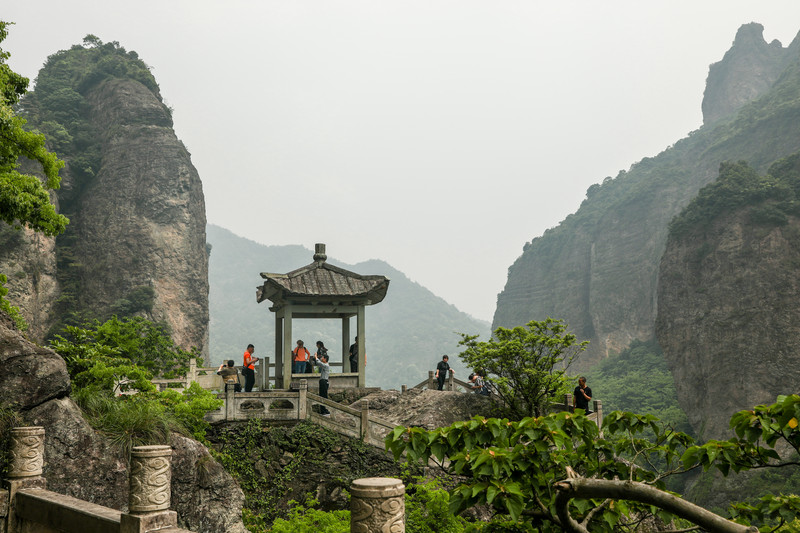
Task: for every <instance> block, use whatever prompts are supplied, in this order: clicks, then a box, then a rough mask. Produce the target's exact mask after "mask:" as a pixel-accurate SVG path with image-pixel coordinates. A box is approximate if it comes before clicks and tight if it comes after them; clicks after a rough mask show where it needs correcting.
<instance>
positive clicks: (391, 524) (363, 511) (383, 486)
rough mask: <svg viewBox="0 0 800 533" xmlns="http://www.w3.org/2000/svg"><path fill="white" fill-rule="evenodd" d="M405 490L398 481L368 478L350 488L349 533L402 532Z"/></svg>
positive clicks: (359, 480)
mask: <svg viewBox="0 0 800 533" xmlns="http://www.w3.org/2000/svg"><path fill="white" fill-rule="evenodd" d="M405 494H406V487H405V485H403V482H402V481H400V480H399V479H394V478H386V477H370V478H363V479H357V480H355V481H353V484H352V485H351V487H350V531H351V533H405V530H406V523H405V514H406V503H405Z"/></svg>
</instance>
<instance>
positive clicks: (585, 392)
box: [572, 376, 592, 415]
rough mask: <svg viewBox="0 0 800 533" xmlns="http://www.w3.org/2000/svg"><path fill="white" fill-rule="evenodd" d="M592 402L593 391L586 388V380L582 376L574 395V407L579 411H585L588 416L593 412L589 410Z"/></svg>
mask: <svg viewBox="0 0 800 533" xmlns="http://www.w3.org/2000/svg"><path fill="white" fill-rule="evenodd" d="M591 401H592V389H590V388H589V387H587V386H586V378H585V377H583V376H581V377H580V378H579V379H578V386H577V387H575V391H574V392H573V393H572V405H573V407H576V408H578V409H583V410H584V411H585V412H586V414H587V415H588V414H589V413H591V412H592V411H591V410H590V409H589V402H591Z"/></svg>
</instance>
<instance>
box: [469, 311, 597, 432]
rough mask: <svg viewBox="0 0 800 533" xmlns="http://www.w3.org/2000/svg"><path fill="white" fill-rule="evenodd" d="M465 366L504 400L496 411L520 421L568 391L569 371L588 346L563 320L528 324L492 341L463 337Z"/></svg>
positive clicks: (497, 334) (498, 332)
mask: <svg viewBox="0 0 800 533" xmlns="http://www.w3.org/2000/svg"><path fill="white" fill-rule="evenodd" d="M461 336H462V339H461V341H460V342H459V345H461V346H464V347H466V349H465V350H464V351H463V352H461V353H460V354H459V357H460V358H461V359H462V360H463V361H464V363H465V364H466V365H467V366H468V367H470V368H473V369H474V370H475V371H476V372H478V373H480V374H482V375H485V376H486V380H487V381H488V382H489V383H490V384H491V385H492V387H493V389H494V392H495V394H496V395H497V396H498V397H499V398H500V399H501V401H500V402H497V403H496V408H497V409H498V410H499V411H500V413H501V414H502V415H503V416H507V417H509V418H512V419H516V420H519V419H521V418H523V417H526V416H539V415H541V414H543V413H545V412H546V410H547V406H548V404H550V403H551V402H552V400H553V399H554V398H555V397H556V396H557V395H559V394H560V393H564V392H566V391H567V390H568V385H567V379H568V377H567V375H566V370H567V368H569V365H570V363H571V362H572V360H573V359H574V358H575V357H576V356H577V355H578V354H580V352H582V351H583V350H584V349H585V348H586V346H587V345H588V344H589V343H588V341H583V342H578V340H577V337H576V336H575V335H573V334H572V333H569V332H567V325H566V324H565V323H564V322H563V321H562V320H554V319H552V318H547V319H545V320H542V321H536V320H533V321H530V322H528V323H527V324H526V326H525V327H522V326H517V327H515V328H512V329H508V328H503V327H500V328H497V329H496V330H495V332H494V335H493V337H492V338H490V339H489V340H488V341H479V340H478V337H477V336H475V335H465V334H462V335H461Z"/></svg>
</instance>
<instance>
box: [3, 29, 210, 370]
mask: <svg viewBox="0 0 800 533" xmlns="http://www.w3.org/2000/svg"><path fill="white" fill-rule="evenodd" d="M23 112H24V113H25V117H26V118H27V119H28V121H29V124H30V125H31V126H32V127H36V128H39V129H40V130H41V131H43V132H45V133H46V135H47V138H48V142H49V143H50V145H51V148H53V149H56V151H57V153H58V154H59V156H60V157H61V158H62V159H63V160H64V161H65V162H66V167H65V168H64V169H62V171H61V176H62V184H61V189H59V190H58V191H56V195H57V196H56V197H55V198H54V201H55V203H56V205H57V206H58V208H59V211H60V212H62V213H64V214H66V215H67V216H68V217H69V218H70V225H69V226H68V228H67V231H66V232H65V233H64V234H63V235H60V236H59V237H58V238H56V239H51V238H45V237H42V236H37V235H33V234H31V233H29V232H22V233H19V232H14V231H13V230H12V229H11V228H9V227H8V226H6V225H4V224H0V226H1V227H0V244H2V245H3V246H0V272H4V273H6V274H7V275H8V276H9V283H8V288H9V289H10V292H9V295H8V299H9V300H10V302H11V303H12V304H13V305H17V306H19V307H20V309H21V311H22V314H23V316H24V317H25V319H26V320H27V321H28V323H29V324H30V330H29V333H28V334H29V335H31V337H32V338H34V339H37V340H39V341H43V340H44V339H45V338H46V337H47V336H48V335H49V334H53V333H56V332H58V331H59V330H60V327H61V326H63V325H64V324H67V323H75V322H81V321H83V320H85V319H92V318H98V319H101V320H105V319H107V318H108V317H110V315H111V314H117V315H118V316H120V317H125V316H133V315H138V316H144V317H145V318H148V319H150V320H153V321H164V322H166V323H167V324H168V326H169V327H170V329H171V333H172V336H173V339H174V340H175V342H176V343H177V344H178V345H179V346H180V347H182V348H184V349H187V350H188V349H190V348H191V347H193V346H196V347H198V348H199V349H200V350H201V352H203V353H204V354H205V353H207V349H208V322H209V317H208V252H207V249H206V236H205V227H206V217H205V201H204V197H203V191H202V184H201V182H200V178H199V176H198V174H197V171H196V169H195V168H194V166H193V165H192V162H191V159H190V156H189V153H188V151H187V150H186V148H185V146H184V145H183V143H181V141H179V140H178V139H177V137H176V136H175V133H174V131H173V129H172V118H171V115H170V111H169V109H168V108H167V107H166V106H165V105H164V104H163V102H162V101H161V96H160V94H159V92H158V86H157V84H156V83H155V80H154V79H153V78H152V75H151V74H150V72H149V70H148V69H147V67H146V65H144V63H142V62H141V61H140V60H139V59H138V57H137V56H136V54H135V53H133V52H130V53H127V52H125V50H124V49H123V48H121V47H119V46H118V45H116V44H115V43H108V44H106V45H101V46H94V47H88V48H83V47H80V46H75V47H73V48H72V49H70V50H68V51H62V52H58V53H56V54H53V55H52V56H51V57H50V58H48V62H47V64H46V65H45V67H44V68H43V69H42V70H41V71H40V73H39V77H38V78H37V85H36V89H35V90H34V91H32V92H31V93H29V94H28V95H26V96H25V99H24V105H23ZM24 170H25V171H27V172H29V173H35V171H36V169H35V168H32V167H31V165H30V162H28V163H27V164H26V166H25V167H24Z"/></svg>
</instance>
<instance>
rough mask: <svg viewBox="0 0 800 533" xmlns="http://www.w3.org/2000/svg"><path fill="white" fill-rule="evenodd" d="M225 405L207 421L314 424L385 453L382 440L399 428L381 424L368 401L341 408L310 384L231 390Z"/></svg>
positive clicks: (208, 415) (306, 382) (301, 381)
mask: <svg viewBox="0 0 800 533" xmlns="http://www.w3.org/2000/svg"><path fill="white" fill-rule="evenodd" d="M218 397H219V398H220V399H223V400H224V401H225V403H224V405H223V406H222V407H221V408H220V409H218V410H216V411H211V412H209V413H208V414H206V417H205V418H206V421H208V422H211V423H215V422H223V421H237V420H249V419H252V418H261V419H265V420H270V421H274V422H282V421H300V420H312V421H313V422H315V423H317V424H319V425H321V426H324V427H326V428H328V429H330V430H332V431H335V432H337V433H339V434H341V435H345V436H348V437H353V438H357V439H361V440H363V441H364V442H365V443H367V444H371V445H373V446H375V447H378V448H381V449H384V441H383V439H384V438H385V437H386V435H388V434H389V432H391V431H392V429H394V428H395V427H396V425H397V424H393V423H391V422H387V421H385V420H382V419H380V418H378V417H376V416H374V415H372V414H371V413H370V410H369V403H368V401H367V400H361V403H362V408H361V409H354V408H352V407H349V406H346V405H342V404H339V403H337V402H334V401H332V400H329V399H327V398H323V397H322V396H318V395H316V394H313V393H311V392H309V391H308V381H307V380H305V379H301V380H299V382H298V387H297V389H296V390H292V389H290V390H277V389H275V390H270V391H261V392H236V393H234V391H233V388H232V387H230V386H228V387H227V388H226V390H225V392H224V394H220V395H219V396H218Z"/></svg>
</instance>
